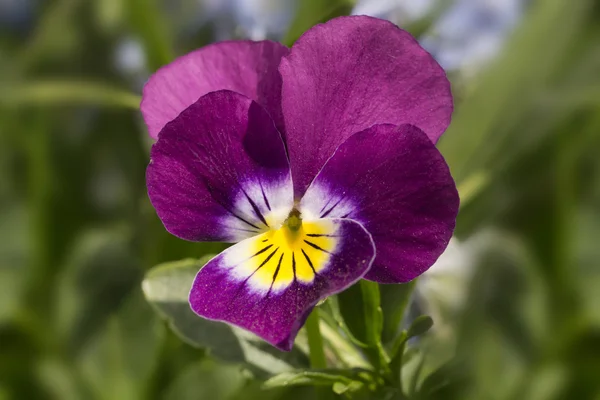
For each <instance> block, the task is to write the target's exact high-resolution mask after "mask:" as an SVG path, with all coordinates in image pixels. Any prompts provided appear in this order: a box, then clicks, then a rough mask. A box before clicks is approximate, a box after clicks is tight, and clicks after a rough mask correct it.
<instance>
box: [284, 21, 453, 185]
mask: <svg viewBox="0 0 600 400" xmlns="http://www.w3.org/2000/svg"><path fill="white" fill-rule="evenodd" d="M279 71H280V72H281V76H282V79H283V89H282V108H283V115H284V120H285V126H286V135H287V136H286V137H287V147H288V152H289V157H290V164H291V168H292V174H293V175H294V189H295V192H296V196H298V197H299V196H301V195H302V193H303V192H304V190H305V189H306V188H307V187H308V185H309V184H310V182H311V181H312V179H313V178H314V176H315V175H316V174H317V173H318V171H319V170H320V169H321V167H322V166H323V164H325V162H326V161H327V159H328V158H329V157H330V156H331V155H332V154H333V152H334V151H335V149H336V148H337V147H338V146H339V145H340V144H341V143H342V142H343V141H344V140H346V139H347V138H348V137H350V136H351V135H352V134H353V133H355V132H359V131H361V130H363V129H366V128H368V127H370V126H372V125H374V124H380V123H391V124H395V125H400V124H406V123H408V124H413V125H416V126H418V127H419V128H420V129H422V130H423V131H424V132H425V133H426V134H427V136H428V137H429V138H430V139H431V140H432V141H433V142H434V143H435V142H436V141H437V139H438V138H439V137H440V136H441V134H442V133H443V132H444V130H445V129H446V127H447V126H448V124H449V123H450V116H451V114H452V109H453V106H452V95H451V93H450V83H449V82H448V79H447V78H446V74H445V72H444V70H443V69H442V68H441V67H440V66H439V65H438V63H437V62H436V61H435V60H434V59H433V58H432V57H431V55H430V54H429V53H427V52H426V51H425V50H424V49H423V48H422V47H421V46H420V45H419V44H418V43H417V41H416V40H415V39H414V38H413V37H412V36H411V35H410V34H409V33H407V32H405V31H403V30H401V29H399V28H398V27H397V26H395V25H394V24H392V23H390V22H388V21H384V20H380V19H376V18H371V17H365V16H353V17H340V18H336V19H333V20H331V21H329V22H327V23H325V24H321V25H317V26H315V27H313V28H312V29H310V30H309V31H308V32H306V33H305V34H304V35H303V36H302V37H301V38H300V39H298V41H297V42H296V43H295V44H294V46H293V47H292V49H291V52H290V54H289V55H288V56H285V57H283V58H282V60H281V65H280V67H279Z"/></svg>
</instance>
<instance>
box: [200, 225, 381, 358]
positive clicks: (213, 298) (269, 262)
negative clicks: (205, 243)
mask: <svg viewBox="0 0 600 400" xmlns="http://www.w3.org/2000/svg"><path fill="white" fill-rule="evenodd" d="M374 256H375V247H374V245H373V242H372V240H371V236H370V235H369V233H368V232H367V231H366V230H365V229H364V228H363V227H362V226H361V225H360V224H359V223H357V222H355V221H351V220H341V219H322V220H316V221H310V222H304V223H303V224H302V226H301V227H300V229H299V230H297V231H294V232H292V231H290V230H289V229H288V228H287V227H285V226H284V227H282V228H280V229H278V230H270V231H268V232H266V233H264V234H262V235H259V236H256V237H253V238H250V239H246V240H244V241H242V242H240V243H238V244H236V245H234V246H232V247H230V248H229V249H227V250H225V251H224V252H223V253H221V254H219V255H218V256H217V257H215V258H213V259H212V260H211V261H210V262H208V264H206V266H204V268H202V270H200V272H199V273H198V275H197V276H196V279H195V281H194V285H193V287H192V290H191V292H190V305H191V307H192V309H193V310H194V311H195V312H196V313H197V314H198V315H200V316H201V317H204V318H208V319H214V320H219V321H225V322H228V323H230V324H233V325H237V326H240V327H242V328H245V329H247V330H250V331H252V332H254V333H255V334H257V335H258V336H260V337H262V338H263V339H265V340H266V341H268V342H269V343H271V344H273V345H274V346H276V347H277V348H279V349H281V350H285V351H288V350H290V349H291V348H292V345H293V343H294V339H295V337H296V334H297V333H298V330H299V329H300V328H301V327H302V325H303V324H304V321H305V320H306V318H307V317H308V315H309V313H310V311H311V310H312V308H313V307H314V306H315V305H316V304H317V303H318V302H319V301H320V300H322V299H324V298H326V297H327V296H330V295H332V294H335V293H338V292H340V291H342V290H344V289H345V288H347V287H348V286H350V285H352V284H353V283H355V282H356V281H357V280H359V279H360V278H361V277H362V276H363V275H364V274H365V273H366V272H367V271H368V269H369V267H370V266H371V262H372V260H373V258H374Z"/></svg>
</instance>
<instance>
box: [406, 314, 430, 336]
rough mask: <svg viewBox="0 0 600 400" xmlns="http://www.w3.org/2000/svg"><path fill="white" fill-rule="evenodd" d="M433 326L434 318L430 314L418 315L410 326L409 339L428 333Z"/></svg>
mask: <svg viewBox="0 0 600 400" xmlns="http://www.w3.org/2000/svg"><path fill="white" fill-rule="evenodd" d="M432 326H433V319H431V317H430V316H429V315H421V316H420V317H417V318H416V319H415V320H414V321H413V323H412V325H411V326H410V328H408V332H407V339H410V338H413V337H415V336H420V335H422V334H424V333H426V332H427V331H428V330H429V329H431V327H432Z"/></svg>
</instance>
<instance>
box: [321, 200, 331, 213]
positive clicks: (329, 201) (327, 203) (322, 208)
mask: <svg viewBox="0 0 600 400" xmlns="http://www.w3.org/2000/svg"><path fill="white" fill-rule="evenodd" d="M329 203H331V197H329V198H328V199H327V202H326V203H325V204H323V207H321V210H320V211H319V214H321V213H322V212H323V210H324V209H325V207H327V206H328V205H329Z"/></svg>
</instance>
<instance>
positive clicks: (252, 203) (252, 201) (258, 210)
mask: <svg viewBox="0 0 600 400" xmlns="http://www.w3.org/2000/svg"><path fill="white" fill-rule="evenodd" d="M243 193H244V196H246V199H248V203H250V205H251V206H252V210H254V214H256V216H257V217H258V219H260V220H261V222H262V223H263V224H265V226H267V227H268V226H269V224H267V220H266V219H265V217H264V216H263V215H262V213H261V212H260V209H259V208H258V206H257V205H256V203H255V202H254V200H252V199H251V198H250V196H248V193H246V191H245V190H244V191H243Z"/></svg>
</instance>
